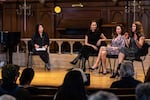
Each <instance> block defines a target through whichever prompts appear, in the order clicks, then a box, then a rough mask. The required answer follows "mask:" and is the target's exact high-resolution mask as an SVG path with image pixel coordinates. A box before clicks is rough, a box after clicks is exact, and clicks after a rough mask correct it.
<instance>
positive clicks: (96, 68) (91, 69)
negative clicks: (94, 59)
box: [89, 67, 98, 70]
mask: <svg viewBox="0 0 150 100" xmlns="http://www.w3.org/2000/svg"><path fill="white" fill-rule="evenodd" d="M89 69H90V70H96V69H98V67H96V68H92V67H90V68H89Z"/></svg>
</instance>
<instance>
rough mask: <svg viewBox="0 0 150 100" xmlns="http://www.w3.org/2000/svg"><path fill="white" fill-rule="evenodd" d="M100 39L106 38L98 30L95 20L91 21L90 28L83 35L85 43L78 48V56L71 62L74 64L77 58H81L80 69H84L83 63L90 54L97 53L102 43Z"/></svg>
mask: <svg viewBox="0 0 150 100" xmlns="http://www.w3.org/2000/svg"><path fill="white" fill-rule="evenodd" d="M102 39H106V37H105V36H104V34H103V33H101V32H100V31H99V30H98V25H97V22H96V21H92V22H91V24H90V29H89V31H88V32H87V34H86V35H85V44H84V46H83V47H82V48H81V49H80V51H79V54H78V56H77V57H76V58H75V59H74V60H73V61H71V62H70V63H71V64H76V63H77V62H78V60H79V59H81V60H82V69H83V71H85V70H86V68H85V63H86V60H87V59H88V57H89V55H90V54H93V53H98V51H99V48H100V46H101V45H102V43H101V42H102Z"/></svg>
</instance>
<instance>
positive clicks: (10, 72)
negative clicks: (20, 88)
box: [2, 64, 20, 84]
mask: <svg viewBox="0 0 150 100" xmlns="http://www.w3.org/2000/svg"><path fill="white" fill-rule="evenodd" d="M19 69H20V66H18V65H13V64H8V65H5V66H4V67H2V80H3V83H5V84H12V83H16V80H17V78H18V77H19Z"/></svg>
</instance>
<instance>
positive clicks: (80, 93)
mask: <svg viewBox="0 0 150 100" xmlns="http://www.w3.org/2000/svg"><path fill="white" fill-rule="evenodd" d="M55 100H86V92H85V87H84V82H83V78H82V75H81V72H80V71H78V70H72V71H69V72H68V73H67V74H66V76H65V78H64V83H63V84H62V87H61V88H60V90H59V91H58V93H57V96H56V99H55Z"/></svg>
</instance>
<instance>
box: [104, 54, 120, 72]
mask: <svg viewBox="0 0 150 100" xmlns="http://www.w3.org/2000/svg"><path fill="white" fill-rule="evenodd" d="M106 57H107V58H108V63H109V66H110V71H111V73H113V72H114V70H115V66H116V60H117V59H118V55H108V54H107V56H106ZM111 59H114V64H113V68H112V65H111V61H110V60H111Z"/></svg>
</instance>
